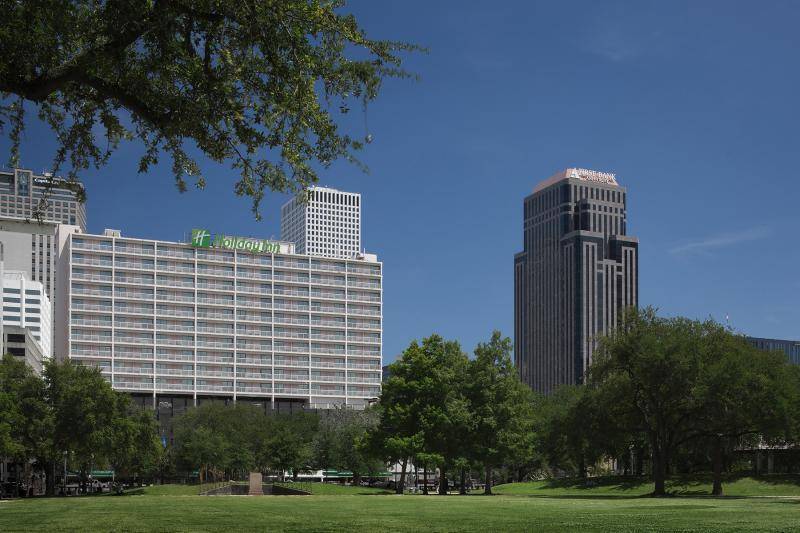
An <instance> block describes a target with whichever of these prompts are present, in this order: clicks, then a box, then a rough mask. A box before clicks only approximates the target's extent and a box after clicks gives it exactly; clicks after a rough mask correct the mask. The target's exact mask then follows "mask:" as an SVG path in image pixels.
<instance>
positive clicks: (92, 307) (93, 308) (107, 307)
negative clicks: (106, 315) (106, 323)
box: [72, 303, 114, 312]
mask: <svg viewBox="0 0 800 533" xmlns="http://www.w3.org/2000/svg"><path fill="white" fill-rule="evenodd" d="M72 309H73V310H75V311H107V312H111V311H112V310H113V309H114V308H113V307H112V306H110V305H91V304H76V303H74V304H72Z"/></svg>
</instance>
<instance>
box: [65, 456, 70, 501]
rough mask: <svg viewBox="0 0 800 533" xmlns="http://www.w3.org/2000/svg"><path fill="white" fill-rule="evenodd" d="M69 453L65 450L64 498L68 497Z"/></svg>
mask: <svg viewBox="0 0 800 533" xmlns="http://www.w3.org/2000/svg"><path fill="white" fill-rule="evenodd" d="M68 454H69V452H68V451H66V450H64V496H66V495H67V455H68Z"/></svg>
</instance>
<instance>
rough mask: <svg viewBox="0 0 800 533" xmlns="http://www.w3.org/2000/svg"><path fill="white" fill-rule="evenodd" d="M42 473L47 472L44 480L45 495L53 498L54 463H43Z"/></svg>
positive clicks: (54, 492) (54, 490) (54, 481)
mask: <svg viewBox="0 0 800 533" xmlns="http://www.w3.org/2000/svg"><path fill="white" fill-rule="evenodd" d="M44 471H45V472H47V473H48V474H47V477H46V478H45V482H46V485H45V494H47V495H48V496H55V494H56V463H55V461H47V462H45V467H44Z"/></svg>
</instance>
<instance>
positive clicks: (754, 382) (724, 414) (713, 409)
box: [589, 308, 798, 495]
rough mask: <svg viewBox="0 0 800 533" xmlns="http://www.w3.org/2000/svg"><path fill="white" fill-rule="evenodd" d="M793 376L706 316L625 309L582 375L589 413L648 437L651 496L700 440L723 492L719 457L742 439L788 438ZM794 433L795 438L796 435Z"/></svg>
mask: <svg viewBox="0 0 800 533" xmlns="http://www.w3.org/2000/svg"><path fill="white" fill-rule="evenodd" d="M796 376H797V372H796V370H795V369H793V368H790V367H789V365H788V363H787V362H786V361H785V359H784V358H781V357H779V356H778V355H777V354H768V353H763V352H760V351H759V350H757V349H755V348H753V347H751V346H750V345H749V344H748V343H747V342H746V341H745V340H744V339H743V338H741V337H739V336H737V335H735V334H733V333H732V332H730V331H728V330H726V329H725V328H724V327H723V326H721V325H719V324H717V323H715V322H714V321H712V320H708V321H704V322H700V321H694V320H688V319H685V318H669V319H667V318H661V317H658V316H657V315H656V312H655V310H654V309H652V308H648V309H645V310H641V311H637V310H631V311H630V312H629V313H627V314H626V316H625V318H624V321H623V323H622V325H621V326H620V327H619V328H618V329H616V330H614V331H613V332H612V333H610V334H609V335H607V336H606V337H605V338H603V339H602V341H601V343H600V349H599V350H598V352H597V353H596V355H595V359H594V361H593V363H592V366H591V368H590V371H589V384H590V386H591V387H592V389H593V392H592V398H593V399H594V402H596V405H595V411H596V412H597V413H599V414H601V415H602V416H604V417H605V420H606V421H607V422H609V424H614V430H615V432H616V433H617V435H624V434H627V435H628V438H629V440H630V441H631V442H633V441H635V440H637V439H638V440H641V439H642V438H645V439H647V442H648V445H649V447H650V450H651V452H652V463H653V468H652V470H653V480H654V482H655V489H654V493H655V494H657V495H662V494H664V493H665V478H666V472H667V467H668V466H669V465H670V464H671V462H672V460H673V459H674V457H675V455H676V454H677V453H678V452H679V451H680V450H681V447H685V446H687V445H696V444H698V443H699V442H700V439H702V442H705V443H706V445H708V446H710V447H711V448H712V449H711V450H710V451H711V452H712V454H713V464H714V473H715V478H716V484H715V493H716V494H721V492H722V487H721V474H722V470H721V469H722V454H723V452H724V450H723V448H724V447H725V446H726V445H727V444H736V443H737V442H738V439H741V438H743V437H745V436H748V435H750V436H755V435H760V436H762V437H764V438H767V439H778V438H784V439H787V438H791V435H792V433H793V432H794V431H795V429H794V428H796V419H797V411H796V409H795V408H796V406H797V405H798V398H797V396H798V381H797V378H796ZM795 437H796V436H795Z"/></svg>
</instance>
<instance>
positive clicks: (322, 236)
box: [281, 187, 361, 258]
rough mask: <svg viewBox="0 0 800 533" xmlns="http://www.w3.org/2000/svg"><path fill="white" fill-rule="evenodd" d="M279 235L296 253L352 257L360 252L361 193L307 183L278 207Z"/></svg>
mask: <svg viewBox="0 0 800 533" xmlns="http://www.w3.org/2000/svg"><path fill="white" fill-rule="evenodd" d="M281 239H283V240H285V241H289V242H293V243H295V246H296V249H297V253H299V254H308V255H315V256H321V257H341V258H353V257H357V256H358V255H359V254H360V253H361V195H360V194H358V193H352V192H344V191H339V190H336V189H328V188H326V187H309V188H308V189H307V190H306V191H304V192H303V193H301V194H299V195H297V196H296V197H294V198H292V199H291V200H289V201H288V202H286V203H285V204H283V206H282V207H281Z"/></svg>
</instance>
